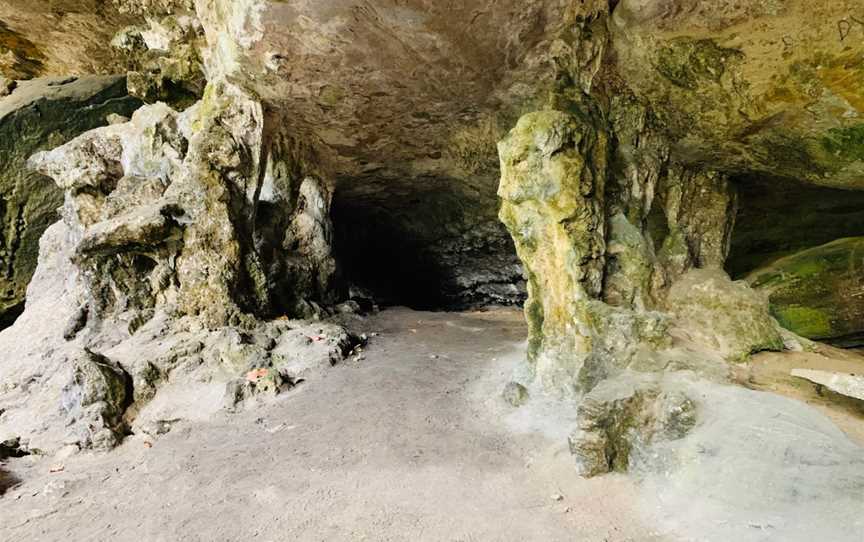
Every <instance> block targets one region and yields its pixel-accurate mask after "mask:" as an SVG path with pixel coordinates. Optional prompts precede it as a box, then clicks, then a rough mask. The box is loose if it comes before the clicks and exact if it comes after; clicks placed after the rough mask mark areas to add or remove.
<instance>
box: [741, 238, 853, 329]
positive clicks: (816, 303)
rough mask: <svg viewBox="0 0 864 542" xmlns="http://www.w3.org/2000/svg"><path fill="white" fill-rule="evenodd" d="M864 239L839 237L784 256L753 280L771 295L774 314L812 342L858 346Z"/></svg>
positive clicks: (751, 280) (752, 275) (750, 277)
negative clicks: (819, 341)
mask: <svg viewBox="0 0 864 542" xmlns="http://www.w3.org/2000/svg"><path fill="white" fill-rule="evenodd" d="M862 271H864V237H850V238H845V239H838V240H836V241H832V242H830V243H827V244H824V245H821V246H818V247H813V248H810V249H807V250H803V251H801V252H798V253H795V254H792V255H790V256H786V257H783V258H780V259H779V260H777V261H775V262H773V263H771V264H768V265H766V266H765V267H762V268H759V269H757V270H755V271H753V272H751V273H750V274H749V275H748V277H747V280H748V282H749V283H750V284H751V285H752V286H753V288H755V289H757V290H759V291H762V292H765V294H766V295H768V297H769V300H770V305H771V312H772V314H774V316H775V317H776V318H777V321H778V322H780V324H781V325H782V326H783V327H785V328H786V329H789V330H790V331H793V332H795V333H797V334H799V335H802V336H804V337H807V338H808V339H816V340H825V341H828V342H832V343H834V344H838V345H844V346H855V345H859V344H862V342H864V302H862V301H861V296H860V295H858V294H859V293H860V292H861V291H862V290H864V272H862Z"/></svg>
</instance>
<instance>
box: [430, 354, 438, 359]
mask: <svg viewBox="0 0 864 542" xmlns="http://www.w3.org/2000/svg"><path fill="white" fill-rule="evenodd" d="M429 359H438V354H430V355H429Z"/></svg>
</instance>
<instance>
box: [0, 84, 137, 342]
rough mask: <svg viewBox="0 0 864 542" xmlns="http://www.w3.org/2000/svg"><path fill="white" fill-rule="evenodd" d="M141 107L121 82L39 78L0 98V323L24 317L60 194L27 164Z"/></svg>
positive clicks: (59, 202)
mask: <svg viewBox="0 0 864 542" xmlns="http://www.w3.org/2000/svg"><path fill="white" fill-rule="evenodd" d="M140 105H141V102H140V101H139V100H137V99H134V98H132V97H129V96H128V95H127V91H126V79H125V77H122V76H89V77H80V78H75V77H68V78H42V79H34V80H30V81H22V82H19V83H15V84H14V86H13V90H12V92H11V93H10V95H8V96H6V97H4V98H0V164H2V168H0V220H2V234H0V246H2V255H0V266H2V275H0V324H2V325H3V326H4V327H5V325H8V324H10V323H11V322H12V321H13V320H14V318H15V317H16V316H17V315H18V313H20V311H21V310H23V308H24V307H23V305H24V297H25V293H26V289H27V284H28V283H29V282H30V278H31V277H32V276H33V272H34V271H35V269H36V262H37V256H38V251H39V238H40V237H41V236H42V234H43V233H44V232H45V230H46V228H48V226H50V225H51V224H52V223H54V222H55V221H56V220H57V219H58V217H59V215H58V213H57V209H58V208H59V207H60V206H61V205H62V203H63V191H62V190H61V189H60V188H58V187H57V186H56V185H55V184H54V182H53V181H51V179H49V178H48V177H45V176H44V175H40V174H38V173H36V172H34V171H32V170H30V169H29V168H28V167H27V165H26V162H27V159H28V158H29V157H30V155H32V154H34V153H35V152H37V151H40V150H44V149H47V148H52V147H55V146H57V145H61V144H63V143H65V142H66V141H68V140H70V139H72V138H73V137H75V136H77V135H79V134H81V133H82V132H85V131H87V130H90V129H91V128H95V127H97V126H102V125H105V124H107V123H108V121H109V119H110V118H111V116H112V115H113V116H115V118H122V117H125V116H128V115H131V114H132V112H133V111H135V109H137V108H138V107H139V106H140Z"/></svg>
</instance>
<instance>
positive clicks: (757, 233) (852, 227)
mask: <svg viewBox="0 0 864 542" xmlns="http://www.w3.org/2000/svg"><path fill="white" fill-rule="evenodd" d="M736 186H737V189H738V215H737V218H736V221H735V228H734V230H733V232H732V243H731V249H730V253H729V257H728V258H727V260H726V269H727V271H728V272H729V274H730V275H732V277H733V278H742V277H744V276H746V275H747V274H748V273H750V272H751V271H753V270H754V269H757V268H759V267H762V266H764V265H766V264H768V263H770V262H772V261H774V260H777V259H778V258H781V257H783V256H788V255H790V254H794V253H796V252H800V251H802V250H805V249H809V248H812V247H817V246H819V245H823V244H825V243H829V242H831V241H835V240H837V239H842V238H846V237H858V236H864V192H862V191H854V190H838V189H836V188H825V187H820V186H814V185H812V184H803V183H799V182H796V181H793V180H789V179H780V178H766V177H756V176H745V177H739V178H738V179H736Z"/></svg>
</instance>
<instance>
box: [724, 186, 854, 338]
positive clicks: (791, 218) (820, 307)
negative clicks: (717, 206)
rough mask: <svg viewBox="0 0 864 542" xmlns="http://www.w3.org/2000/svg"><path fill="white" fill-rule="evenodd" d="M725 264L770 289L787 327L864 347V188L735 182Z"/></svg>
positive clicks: (805, 334)
mask: <svg viewBox="0 0 864 542" xmlns="http://www.w3.org/2000/svg"><path fill="white" fill-rule="evenodd" d="M738 191H739V192H738V195H739V210H738V216H737V221H736V224H735V228H734V230H733V234H732V243H731V251H730V255H729V258H728V260H727V270H728V271H729V273H730V274H731V275H732V276H733V278H746V280H747V281H748V282H749V283H750V285H751V286H752V287H753V288H755V289H757V290H760V291H762V292H764V293H766V294H767V296H768V299H769V303H770V311H771V314H772V315H773V316H774V317H775V318H776V319H777V321H778V322H779V323H780V325H782V326H783V327H784V328H786V329H788V330H790V331H793V332H795V333H797V334H798V335H801V336H803V337H807V338H809V339H814V340H818V341H824V342H828V343H831V344H833V345H835V346H839V347H859V346H861V345H864V301H862V297H864V192H860V191H846V190H838V189H832V188H824V187H819V186H812V185H810V186H808V185H803V184H799V183H796V182H793V181H788V180H782V179H757V178H742V179H739V180H738Z"/></svg>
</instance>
